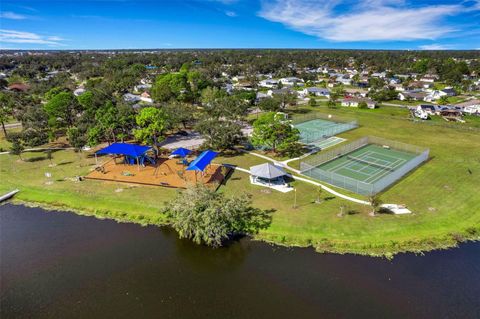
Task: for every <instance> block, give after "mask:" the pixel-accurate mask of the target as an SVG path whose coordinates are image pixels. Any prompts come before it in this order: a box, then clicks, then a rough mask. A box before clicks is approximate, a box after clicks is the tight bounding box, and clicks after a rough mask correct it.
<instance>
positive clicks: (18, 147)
mask: <svg viewBox="0 0 480 319" xmlns="http://www.w3.org/2000/svg"><path fill="white" fill-rule="evenodd" d="M24 149H25V147H24V146H23V144H22V140H21V139H20V138H15V139H13V140H12V145H11V146H10V154H12V155H18V157H20V159H21V160H22V161H23V159H22V152H23V150H24Z"/></svg>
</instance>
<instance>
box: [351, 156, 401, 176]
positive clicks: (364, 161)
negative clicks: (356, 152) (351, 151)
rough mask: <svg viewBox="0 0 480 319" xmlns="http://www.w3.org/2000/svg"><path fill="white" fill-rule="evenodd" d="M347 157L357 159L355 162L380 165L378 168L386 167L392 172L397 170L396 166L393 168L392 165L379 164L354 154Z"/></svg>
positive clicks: (385, 168)
mask: <svg viewBox="0 0 480 319" xmlns="http://www.w3.org/2000/svg"><path fill="white" fill-rule="evenodd" d="M347 158H348V159H350V160H352V161H355V162H359V163H363V164H366V165H370V166H374V167H378V168H381V169H384V170H387V171H391V172H393V171H395V168H393V167H391V166H388V165H382V164H378V163H375V162H371V161H367V160H365V159H363V158H358V157H354V156H350V155H347Z"/></svg>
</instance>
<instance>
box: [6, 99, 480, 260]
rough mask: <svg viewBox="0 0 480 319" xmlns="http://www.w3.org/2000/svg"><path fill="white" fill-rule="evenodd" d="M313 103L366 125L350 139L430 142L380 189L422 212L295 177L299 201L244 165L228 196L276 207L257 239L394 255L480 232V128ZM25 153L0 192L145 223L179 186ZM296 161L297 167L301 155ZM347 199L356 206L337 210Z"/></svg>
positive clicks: (244, 161) (236, 160) (63, 156)
mask: <svg viewBox="0 0 480 319" xmlns="http://www.w3.org/2000/svg"><path fill="white" fill-rule="evenodd" d="M312 110H315V111H316V112H321V113H330V114H336V115H339V116H341V115H344V116H350V117H354V118H357V119H358V121H359V124H360V127H359V128H358V129H356V130H352V131H349V132H346V133H343V134H341V135H339V136H340V137H343V138H346V139H348V140H349V141H352V140H355V139H357V138H360V137H362V136H365V135H374V136H381V137H385V138H388V139H393V140H396V141H400V142H406V143H410V144H415V145H419V146H422V147H429V148H430V150H431V159H430V161H428V162H427V163H426V164H424V165H423V166H421V167H420V168H418V169H417V170H415V171H414V172H412V173H411V174H409V175H408V176H406V177H405V178H403V179H402V180H401V181H400V182H398V183H397V184H395V185H394V186H393V187H391V188H389V189H388V190H386V191H385V192H384V193H382V194H381V199H382V200H383V201H384V202H386V203H405V204H407V205H408V207H409V208H410V209H411V210H412V211H413V212H414V214H411V215H404V216H394V215H379V216H377V217H375V218H372V217H369V216H368V214H367V213H368V208H367V207H365V206H361V205H358V204H354V203H351V202H346V201H345V200H342V199H339V198H335V197H333V196H330V195H329V194H328V193H325V192H324V193H323V194H322V197H323V199H324V201H323V202H322V203H321V204H315V199H316V198H317V189H316V187H315V186H313V185H310V184H307V183H304V182H294V183H293V186H294V187H295V188H296V189H297V192H296V194H297V208H293V205H294V200H295V193H294V192H290V193H286V194H283V193H279V192H276V191H271V192H268V191H265V189H264V188H261V187H258V186H253V185H251V184H250V183H249V179H248V175H247V174H246V173H243V172H239V171H237V172H234V173H233V174H232V176H231V177H230V179H229V180H228V181H227V183H226V185H225V186H221V187H220V188H219V191H220V192H224V193H226V194H227V195H234V194H238V193H240V192H248V193H250V194H252V196H253V197H252V198H253V202H254V205H255V206H257V207H261V208H264V209H271V210H273V213H272V216H273V221H272V224H271V225H270V227H269V228H268V229H265V230H263V231H261V232H260V233H259V234H258V235H256V236H255V237H256V238H257V239H261V240H266V241H270V242H275V243H277V244H283V245H291V246H313V247H314V248H315V249H317V250H318V251H330V252H340V253H345V252H352V253H359V254H371V255H389V254H392V253H396V252H401V251H407V250H408V251H420V250H429V249H434V248H442V247H448V246H452V245H455V243H456V242H457V241H459V240H463V239H478V238H479V234H480V199H479V196H478V194H480V152H479V150H480V139H479V138H478V132H470V131H466V130H457V129H455V128H453V127H452V128H450V127H443V126H435V125H425V124H423V123H414V122H410V121H407V120H406V115H407V113H406V112H405V110H403V109H400V108H389V107H382V108H380V109H377V110H358V109H353V108H339V109H328V108H325V107H314V108H309V107H304V108H303V109H302V110H299V109H296V110H295V111H296V112H299V113H300V112H308V111H312ZM292 113H293V110H292ZM22 157H24V159H25V161H21V160H20V159H19V158H18V157H17V156H11V155H1V156H0V180H1V181H2V183H0V193H4V192H7V191H9V190H11V189H13V188H19V189H21V192H20V193H19V194H18V196H17V197H16V200H17V201H27V202H37V203H41V204H46V205H51V206H54V207H57V208H60V209H73V210H78V211H81V212H82V213H85V214H92V215H96V216H98V217H102V218H103V217H105V218H114V219H117V220H123V221H133V222H137V223H143V224H146V223H151V224H163V223H166V222H167V221H166V219H165V217H164V215H163V214H162V213H161V210H162V207H163V203H164V202H165V201H167V200H169V199H170V198H172V196H174V194H175V192H176V190H174V189H168V188H162V187H145V186H131V185H127V184H120V183H111V182H100V181H91V180H86V181H82V182H75V181H74V180H73V178H74V177H75V176H77V175H85V174H86V173H87V172H88V171H89V169H91V168H92V165H93V163H94V159H92V158H88V157H86V156H85V155H83V156H82V157H81V158H80V157H79V155H78V154H76V153H74V152H73V151H58V152H55V153H54V154H53V161H52V162H53V163H54V164H56V165H54V166H51V163H50V162H49V161H48V160H47V159H46V158H45V156H44V153H41V152H29V153H25V154H24V155H23V156H22ZM216 162H218V163H228V164H233V165H238V166H240V167H243V168H249V167H250V166H253V165H256V164H261V163H264V162H265V160H263V159H261V158H258V157H255V156H252V155H248V154H241V155H235V156H226V157H219V158H217V159H216ZM291 164H292V166H293V167H295V166H297V165H298V162H292V163H291ZM49 165H50V166H49ZM45 172H50V173H52V178H51V179H50V180H51V181H53V183H51V184H49V183H47V182H48V180H47V178H46V177H45ZM344 193H347V192H345V191H344ZM355 196H356V197H359V198H360V196H358V195H355ZM342 205H345V206H346V207H347V208H346V210H347V211H350V214H347V215H346V216H345V217H338V216H337V214H338V213H339V211H340V206H342Z"/></svg>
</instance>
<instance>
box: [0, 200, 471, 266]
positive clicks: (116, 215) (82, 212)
mask: <svg viewBox="0 0 480 319" xmlns="http://www.w3.org/2000/svg"><path fill="white" fill-rule="evenodd" d="M5 204H12V205H20V206H25V207H32V208H33V207H38V208H41V209H43V210H45V211H47V212H59V213H63V212H67V213H74V214H77V215H79V216H87V217H94V218H96V219H98V220H111V221H115V222H117V223H131V224H136V225H139V226H142V227H145V226H157V227H170V224H169V223H168V222H158V220H157V221H153V220H149V219H150V218H148V217H146V216H143V215H138V216H140V217H141V218H132V217H130V218H129V217H128V216H129V213H127V212H115V211H106V210H96V209H94V210H88V209H78V208H72V207H70V206H68V205H63V204H62V205H56V204H53V203H42V202H35V201H27V200H21V199H12V200H9V201H6V202H4V203H2V204H1V205H5ZM1 205H0V206H1ZM453 235H454V234H450V235H446V236H443V237H442V238H431V239H429V240H426V241H425V240H419V241H415V240H406V242H407V244H405V243H399V244H397V245H395V247H397V249H388V248H387V247H385V246H384V247H382V245H377V247H371V248H370V249H366V248H360V247H359V246H358V245H352V243H350V244H349V243H348V242H342V243H340V242H335V241H331V240H328V239H325V240H321V241H320V242H319V243H317V245H315V243H312V242H311V243H310V244H307V245H305V244H301V243H298V242H295V241H294V240H288V238H287V237H286V236H284V235H276V234H262V233H260V234H255V235H249V236H248V237H249V238H250V239H251V240H254V241H259V242H264V243H266V244H269V245H277V246H281V247H287V248H312V249H313V250H314V251H315V252H316V253H320V254H322V253H325V254H339V255H345V254H351V255H358V256H368V257H376V258H387V259H393V258H394V257H395V255H397V254H401V253H413V254H417V255H423V254H424V253H427V252H430V251H434V250H447V249H452V248H457V247H458V245H459V244H461V243H466V242H476V241H480V236H476V235H475V234H470V236H468V234H455V235H456V236H453ZM279 237H280V238H279ZM454 237H455V238H454ZM389 248H391V247H389Z"/></svg>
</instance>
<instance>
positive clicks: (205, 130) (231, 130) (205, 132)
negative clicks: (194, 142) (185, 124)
mask: <svg viewBox="0 0 480 319" xmlns="http://www.w3.org/2000/svg"><path fill="white" fill-rule="evenodd" d="M196 129H197V130H198V131H199V132H200V133H201V134H202V136H203V137H205V139H206V141H205V146H207V147H210V148H213V149H216V150H226V149H232V148H234V147H235V146H236V145H238V144H239V143H241V142H242V140H243V134H242V131H241V126H240V125H239V124H237V123H235V122H233V121H230V120H220V119H213V118H204V119H203V120H201V121H200V122H199V123H198V124H197V126H196Z"/></svg>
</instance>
